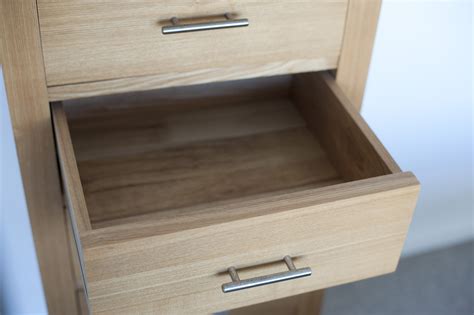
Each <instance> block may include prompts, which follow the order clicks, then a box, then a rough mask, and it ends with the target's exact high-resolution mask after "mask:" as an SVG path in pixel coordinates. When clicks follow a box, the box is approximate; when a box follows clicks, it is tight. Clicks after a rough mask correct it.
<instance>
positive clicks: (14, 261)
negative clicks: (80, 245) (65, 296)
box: [0, 68, 47, 315]
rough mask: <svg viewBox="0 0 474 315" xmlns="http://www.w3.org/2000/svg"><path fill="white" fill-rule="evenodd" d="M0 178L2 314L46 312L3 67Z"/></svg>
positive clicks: (0, 108)
mask: <svg viewBox="0 0 474 315" xmlns="http://www.w3.org/2000/svg"><path fill="white" fill-rule="evenodd" d="M31 158H34V157H31ZM0 178H1V179H0V314H5V315H9V314H12V315H20V314H46V313H47V308H46V302H45V299H44V293H43V287H42V283H41V278H40V273H39V267H38V261H37V258H36V252H35V247H34V243H33V235H32V232H31V226H30V220H29V216H28V210H27V208H26V201H25V195H24V191H23V184H22V181H21V176H20V168H19V165H18V159H17V154H16V148H15V142H14V140H13V132H12V126H11V120H10V115H9V110H8V104H7V99H6V96H5V89H4V82H3V74H2V71H1V68H0Z"/></svg>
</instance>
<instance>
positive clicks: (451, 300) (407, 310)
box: [322, 242, 474, 315]
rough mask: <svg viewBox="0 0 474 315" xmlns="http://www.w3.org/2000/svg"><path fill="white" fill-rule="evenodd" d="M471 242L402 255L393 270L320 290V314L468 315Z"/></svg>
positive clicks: (473, 281) (473, 285) (473, 261)
mask: <svg viewBox="0 0 474 315" xmlns="http://www.w3.org/2000/svg"><path fill="white" fill-rule="evenodd" d="M473 265H474V242H468V243H464V244H461V245H457V246H454V247H449V248H446V249H442V250H438V251H434V252H429V253H426V254H421V255H417V256H412V257H408V258H405V259H402V260H401V262H400V264H399V266H398V270H397V272H396V273H393V274H390V275H387V276H381V277H377V278H373V279H368V280H364V281H359V282H356V283H351V284H347V285H342V286H338V287H334V288H330V289H327V290H326V294H325V300H324V305H323V311H322V315H349V314H350V315H359V314H360V315H375V314H377V315H378V314H382V315H392V314H393V315H402V314H403V315H405V314H407V315H411V314H414V315H425V314H426V315H464V314H465V315H473V314H474V306H473V303H474V302H473V301H474V293H473V292H474V277H473Z"/></svg>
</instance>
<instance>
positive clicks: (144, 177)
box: [1, 0, 419, 314]
mask: <svg viewBox="0 0 474 315" xmlns="http://www.w3.org/2000/svg"><path fill="white" fill-rule="evenodd" d="M1 3H2V13H1V14H2V16H3V18H4V19H3V23H2V27H3V31H4V32H5V34H6V35H5V36H4V37H3V39H2V40H3V45H2V64H3V67H4V69H5V77H6V80H5V82H6V84H7V92H8V98H9V105H10V111H11V112H12V113H13V115H12V118H13V121H14V126H15V127H16V128H17V129H16V133H15V135H16V141H17V144H18V145H19V146H20V150H19V158H20V163H21V165H22V174H23V177H24V178H26V179H27V181H26V183H25V187H26V188H27V189H26V191H27V198H28V199H29V201H30V202H29V211H30V216H31V217H32V218H33V220H32V227H33V232H34V235H35V240H36V244H37V249H38V250H40V251H41V253H40V254H39V259H40V266H41V271H42V276H43V282H45V283H46V286H45V287H46V294H47V301H48V308H49V309H50V311H51V313H58V314H59V313H65V312H67V313H70V314H72V313H74V312H77V313H80V312H84V309H85V308H86V307H85V304H84V303H87V304H88V307H89V310H90V311H91V312H93V313H94V314H135V313H140V314H152V313H153V314H201V313H202V314H206V313H211V312H217V311H224V310H228V309H234V308H240V310H239V311H240V312H242V311H245V310H247V311H248V312H250V311H249V309H248V308H247V309H245V308H242V307H246V306H249V305H253V304H258V303H263V302H270V301H272V300H276V299H282V298H288V297H291V296H294V295H297V294H303V293H308V292H312V291H315V290H321V289H324V288H327V287H330V286H334V285H338V284H343V283H348V282H352V281H357V280H360V279H364V278H368V277H373V276H377V275H381V274H385V273H389V272H393V271H394V270H395V269H396V266H397V263H398V259H399V256H400V252H401V249H402V247H403V242H404V239H405V236H406V233H407V230H408V227H409V224H410V220H411V217H412V212H413V209H414V207H415V204H416V198H417V196H418V191H419V183H418V181H417V179H416V178H415V176H414V175H413V174H412V173H410V172H403V171H402V170H400V169H399V167H398V166H397V164H396V163H395V161H394V160H393V159H392V157H391V156H390V154H389V152H387V150H386V149H385V148H384V147H383V145H382V144H381V143H380V141H379V140H378V139H377V137H376V136H375V135H374V134H373V132H372V131H371V130H370V128H369V126H368V125H367V124H366V122H365V121H364V120H363V118H362V117H361V116H360V114H359V112H358V108H359V106H360V102H361V95H362V94H363V88H364V85H365V80H366V76H367V68H368V62H369V60H370V51H371V43H372V40H373V34H374V33H375V24H376V17H377V15H378V9H379V2H378V1H363V0H360V1H357V0H354V1H352V0H351V1H350V2H349V1H347V0H331V1H322V0H304V1H240V2H235V3H234V2H233V1H222V2H215V1H187V0H186V1H185V0H183V1H177V2H171V1H163V0H159V1H113V2H112V1H111V2H108V1H101V2H96V1H86V0H81V1H54V0H38V1H37V4H36V1H29V0H28V1H24V2H21V3H20V2H16V1H13V0H1ZM229 12H230V13H232V14H234V15H236V16H241V17H246V18H248V19H249V23H250V26H249V27H246V28H235V29H224V30H211V31H205V32H191V33H184V34H176V35H163V34H162V33H161V27H162V26H163V25H166V24H169V22H168V20H169V19H170V18H172V17H173V16H178V17H180V18H184V19H190V18H199V19H200V23H203V22H202V20H205V21H208V20H211V21H212V20H213V19H215V18H218V16H219V15H220V14H222V15H223V14H224V13H229ZM366 13H367V14H369V16H370V19H364V17H363V16H364V14H366ZM190 20H192V19H190ZM190 23H191V22H190ZM193 23H194V22H193ZM18 25H19V26H18ZM367 29H369V30H370V31H369V32H367ZM13 34H15V36H14V35H13ZM357 38H361V39H362V40H360V41H358V40H357ZM43 57H44V59H43ZM27 61H28V62H29V63H26V62H27ZM328 70H336V71H333V72H328ZM31 73H33V74H34V75H33V76H32V75H29V74H31ZM334 74H336V75H334ZM25 117H27V118H26V119H25ZM40 125H41V126H43V127H42V128H41V129H38V126H40ZM53 134H54V135H53ZM25 139H26V140H25ZM54 141H55V143H54ZM42 143H43V146H42ZM54 144H55V146H54ZM34 152H37V154H38V156H37V158H38V159H37V160H36V161H35V162H34V163H33V164H29V162H28V161H29V160H30V159H31V158H32V156H31V154H33V153H34ZM56 158H57V161H58V163H57V164H58V167H59V168H60V172H58V168H57V167H56ZM44 166H47V168H46V169H42V172H46V173H47V174H46V175H47V176H46V177H45V178H43V179H41V178H37V177H34V178H32V176H35V174H36V173H35V172H36V171H35V170H38V169H40V168H41V167H44ZM31 167H33V168H34V169H33V170H31ZM45 187H50V188H48V189H53V190H52V192H50V193H49V194H48V195H46V196H45V195H42V194H44V190H45V189H47V188H45ZM60 187H62V195H63V197H64V199H63V198H62V197H61V190H60V189H61V188H60ZM63 200H64V206H65V208H66V209H67V211H68V215H66V214H65V213H64V211H63ZM38 202H40V203H38ZM52 209H55V210H54V211H53V210H52ZM35 218H36V219H35ZM45 221H46V222H45ZM66 223H67V224H66ZM48 224H49V225H50V226H52V227H53V230H54V231H55V232H54V233H51V234H48V231H47V225H48ZM68 225H69V226H70V227H68ZM71 232H72V235H73V236H74V237H73V238H74V240H75V241H74V242H70V239H71V237H70V235H71ZM62 238H64V242H63V243H61V241H60V242H59V243H58V244H59V245H60V248H49V247H47V246H44V244H45V242H46V241H48V240H51V239H54V240H56V239H60V240H61V239H62ZM69 244H72V246H68V245H69ZM49 252H51V253H53V254H54V255H53V257H55V258H54V259H52V260H51V259H46V258H43V255H46V254H47V253H49ZM285 256H291V257H292V259H293V262H294V264H295V265H296V267H298V268H299V267H308V268H311V270H312V274H311V275H310V276H307V277H304V278H298V279H291V280H288V281H281V282H277V283H271V284H267V285H264V286H259V287H255V288H248V289H244V290H241V291H237V292H229V293H224V292H223V290H222V287H221V286H222V285H223V284H224V283H227V282H230V281H231V278H230V276H229V272H228V268H230V267H234V268H236V269H237V270H238V274H239V276H240V278H241V279H249V278H254V277H259V276H263V275H268V274H275V273H281V272H282V271H285V270H286V268H287V266H286V265H285V263H284V262H283V258H284V257H285ZM58 260H62V264H63V265H62V266H61V267H59V268H60V269H61V272H63V276H62V278H61V279H60V280H61V281H58V279H55V277H54V276H55V274H56V272H55V271H54V268H52V267H54V266H60V262H59V261H58ZM68 264H69V267H67V265H68ZM63 267H64V268H69V272H70V273H68V272H66V271H64V270H65V269H63ZM58 271H59V270H58ZM55 286H56V287H55ZM78 292H79V293H80V294H78ZM65 297H67V298H68V299H69V301H70V302H69V303H71V301H72V303H74V304H75V305H76V306H77V307H76V308H75V310H72V309H74V308H73V307H72V306H71V305H69V306H66V305H65V301H67V299H66V298H65ZM303 300H304V299H301V301H303ZM282 301H288V300H282ZM294 301H297V299H295V300H294ZM279 303H283V302H279ZM267 305H268V304H267ZM259 307H260V308H256V309H260V310H263V308H266V307H263V306H259ZM303 309H308V310H309V309H312V310H314V308H303ZM66 310H67V311H66Z"/></svg>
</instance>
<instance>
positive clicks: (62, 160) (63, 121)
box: [51, 103, 91, 234]
mask: <svg viewBox="0 0 474 315" xmlns="http://www.w3.org/2000/svg"><path fill="white" fill-rule="evenodd" d="M51 110H52V113H53V115H52V116H53V125H54V130H55V138H56V145H57V149H58V156H59V165H60V167H61V174H62V181H63V185H64V187H65V190H64V193H65V197H66V202H67V206H68V209H71V211H73V212H74V213H73V215H71V219H72V220H73V224H72V226H73V230H74V229H75V228H76V227H77V231H74V232H75V233H76V234H77V233H81V232H83V231H86V230H90V229H91V223H90V219H89V212H88V210H87V205H86V200H85V198H84V192H83V190H82V184H81V178H80V176H79V170H78V169H77V162H76V156H75V154H74V148H73V147H72V142H71V138H70V136H69V134H70V133H69V126H68V122H67V118H66V114H65V113H64V110H63V108H62V106H61V104H59V103H54V104H52V105H51ZM70 187H74V189H68V188H70Z"/></svg>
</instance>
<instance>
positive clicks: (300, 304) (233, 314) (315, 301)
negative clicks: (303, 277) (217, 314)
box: [228, 290, 324, 315]
mask: <svg viewBox="0 0 474 315" xmlns="http://www.w3.org/2000/svg"><path fill="white" fill-rule="evenodd" d="M323 295H324V290H318V291H314V292H309V293H305V294H300V295H295V296H290V297H287V298H284V299H279V300H273V301H270V302H266V303H260V304H256V305H251V306H246V307H242V308H238V309H234V310H230V311H229V312H228V313H229V315H319V314H320V310H321V306H322V302H323Z"/></svg>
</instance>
